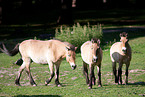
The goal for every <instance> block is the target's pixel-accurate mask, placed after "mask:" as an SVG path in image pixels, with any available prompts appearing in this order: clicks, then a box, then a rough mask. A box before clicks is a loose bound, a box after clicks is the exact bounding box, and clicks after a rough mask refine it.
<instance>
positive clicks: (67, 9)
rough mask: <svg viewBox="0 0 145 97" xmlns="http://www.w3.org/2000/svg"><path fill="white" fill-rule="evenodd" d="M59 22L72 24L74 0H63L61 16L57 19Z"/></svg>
mask: <svg viewBox="0 0 145 97" xmlns="http://www.w3.org/2000/svg"><path fill="white" fill-rule="evenodd" d="M57 23H58V24H71V23H73V19H72V0H61V7H60V16H59V18H58V20H57Z"/></svg>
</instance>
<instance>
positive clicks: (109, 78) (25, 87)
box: [0, 33, 145, 97]
mask: <svg viewBox="0 0 145 97" xmlns="http://www.w3.org/2000/svg"><path fill="white" fill-rule="evenodd" d="M109 36H112V38H111V39H112V40H111V39H110V40H111V41H112V42H113V39H116V41H118V40H119V37H118V33H117V34H114V33H112V34H104V38H105V40H106V41H108V40H109V38H108V37H109ZM133 36H134V37H133ZM115 37H118V38H115ZM105 40H104V41H105ZM17 41H21V40H9V42H11V44H12V43H13V42H17ZM7 42H8V41H7ZM144 42H145V37H144V34H142V35H141V36H140V35H137V34H134V33H132V34H131V35H130V41H129V43H130V45H131V47H132V61H131V65H130V67H129V85H124V79H125V75H124V74H125V66H124V67H123V85H116V84H115V83H114V79H113V75H112V66H111V60H110V56H109V48H110V44H108V45H105V46H104V45H102V47H103V61H102V68H101V70H102V87H97V85H95V86H93V89H88V86H87V85H86V83H85V78H84V76H83V73H82V59H81V56H80V53H78V54H77V55H76V64H77V68H76V70H72V69H71V67H70V65H69V64H68V63H67V62H66V60H64V61H63V62H62V63H61V67H60V82H61V83H62V86H63V87H56V86H55V83H54V79H53V80H52V81H51V83H50V84H49V85H48V86H44V82H45V80H46V79H47V78H48V77H49V76H50V73H49V69H48V65H40V64H35V63H33V64H31V72H32V75H33V78H34V80H35V82H36V83H37V85H38V86H36V87H33V86H31V85H30V83H29V79H28V76H27V74H26V72H25V71H24V72H23V74H22V76H21V81H20V83H21V85H22V86H15V84H14V81H15V78H16V75H17V71H18V68H19V66H17V65H14V64H13V63H14V62H15V61H16V60H17V59H19V58H20V55H19V54H18V55H16V56H14V57H9V56H7V55H5V54H3V53H0V96H14V97H19V96H24V97H25V96H30V97H33V96H36V97H39V96H42V97H45V96H46V97H69V96H72V97H92V96H95V97H96V96H97V97H124V96H125V97H138V96H145V49H144V48H145V43H144ZM96 70H97V68H95V74H96V78H97V73H96V72H97V71H96Z"/></svg>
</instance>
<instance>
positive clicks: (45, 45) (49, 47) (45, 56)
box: [0, 40, 77, 86]
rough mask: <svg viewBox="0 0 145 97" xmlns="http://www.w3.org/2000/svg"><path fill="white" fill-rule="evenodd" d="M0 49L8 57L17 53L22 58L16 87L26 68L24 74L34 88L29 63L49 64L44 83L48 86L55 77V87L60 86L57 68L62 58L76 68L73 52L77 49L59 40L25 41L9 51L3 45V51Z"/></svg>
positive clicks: (34, 84)
mask: <svg viewBox="0 0 145 97" xmlns="http://www.w3.org/2000/svg"><path fill="white" fill-rule="evenodd" d="M0 49H1V51H2V52H4V53H6V54H8V55H10V56H14V55H16V54H17V53H18V52H20V54H21V56H22V60H23V63H22V65H21V67H20V68H19V72H18V76H17V77H16V80H15V84H16V85H20V77H21V73H22V72H23V70H24V69H25V68H26V72H27V74H28V76H29V79H30V84H31V85H33V86H36V83H35V81H34V80H33V78H32V75H31V72H30V63H31V61H33V62H35V63H40V64H49V69H50V73H51V76H50V78H49V79H48V80H46V81H45V85H47V84H49V82H51V80H52V78H53V77H54V75H55V76H56V78H55V84H56V85H57V86H61V84H60V82H59V67H60V63H61V61H62V59H63V58H65V57H66V60H67V62H69V64H70V65H71V67H72V69H75V68H76V64H75V50H76V49H77V47H75V46H73V45H72V44H70V43H68V42H61V41H59V40H48V41H41V40H25V41H23V42H22V43H20V44H17V45H16V47H15V48H14V49H13V50H11V51H8V50H7V49H6V47H5V45H4V44H3V49H2V48H0ZM54 67H55V74H54Z"/></svg>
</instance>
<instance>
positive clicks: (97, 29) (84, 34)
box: [55, 23, 102, 48]
mask: <svg viewBox="0 0 145 97" xmlns="http://www.w3.org/2000/svg"><path fill="white" fill-rule="evenodd" d="M55 38H56V39H60V40H62V41H67V42H69V43H71V44H73V45H75V46H77V47H79V48H80V46H81V45H82V44H83V43H84V42H86V41H88V40H91V38H99V39H101V38H102V27H101V25H100V24H98V25H92V26H90V25H89V23H88V25H84V26H81V25H80V24H79V23H77V24H75V25H73V26H72V27H66V26H61V27H60V28H57V29H56V35H55Z"/></svg>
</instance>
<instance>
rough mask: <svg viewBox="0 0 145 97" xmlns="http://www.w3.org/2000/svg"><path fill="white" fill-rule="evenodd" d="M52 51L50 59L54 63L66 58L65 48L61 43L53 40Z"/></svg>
mask: <svg viewBox="0 0 145 97" xmlns="http://www.w3.org/2000/svg"><path fill="white" fill-rule="evenodd" d="M50 50H51V51H50V59H51V60H52V61H53V62H57V61H58V60H60V59H61V58H63V57H64V56H65V46H64V44H63V43H62V42H61V41H58V40H52V41H51V46H50Z"/></svg>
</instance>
